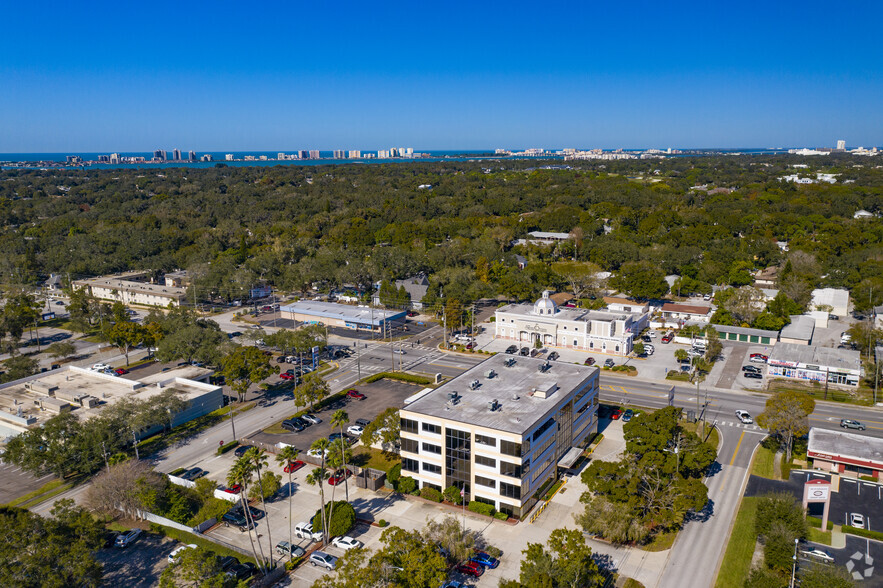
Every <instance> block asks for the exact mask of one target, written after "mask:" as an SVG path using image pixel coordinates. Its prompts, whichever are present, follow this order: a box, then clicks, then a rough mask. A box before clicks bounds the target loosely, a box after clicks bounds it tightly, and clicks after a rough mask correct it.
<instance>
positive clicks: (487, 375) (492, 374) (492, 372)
mask: <svg viewBox="0 0 883 588" xmlns="http://www.w3.org/2000/svg"><path fill="white" fill-rule="evenodd" d="M484 375H485V377H486V378H487V379H491V378H493V377H494V376H496V375H497V372H495V371H494V370H488V371H486V372H485V374H484Z"/></svg>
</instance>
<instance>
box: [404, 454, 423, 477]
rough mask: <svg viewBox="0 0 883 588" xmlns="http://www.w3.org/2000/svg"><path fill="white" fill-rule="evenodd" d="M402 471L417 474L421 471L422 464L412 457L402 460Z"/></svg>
mask: <svg viewBox="0 0 883 588" xmlns="http://www.w3.org/2000/svg"><path fill="white" fill-rule="evenodd" d="M402 470H403V471H406V472H414V473H417V472H419V471H420V462H419V461H417V460H416V459H411V458H410V457H403V458H402Z"/></svg>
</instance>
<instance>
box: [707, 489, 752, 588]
mask: <svg viewBox="0 0 883 588" xmlns="http://www.w3.org/2000/svg"><path fill="white" fill-rule="evenodd" d="M757 501H758V497H757V496H745V497H743V498H742V504H741V505H740V506H739V511H738V512H737V513H736V521H735V522H734V523H733V530H732V531H731V533H730V541H729V542H728V543H727V550H726V552H725V553H724V559H723V561H722V562H721V567H720V570H719V571H718V574H717V581H716V582H715V583H714V586H715V588H742V586H743V585H744V583H745V578H747V577H748V571H749V568H750V567H751V558H752V557H753V556H754V547H755V545H756V543H757V532H756V531H755V520H756V519H757Z"/></svg>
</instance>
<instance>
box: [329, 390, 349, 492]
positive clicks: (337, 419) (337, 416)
mask: <svg viewBox="0 0 883 588" xmlns="http://www.w3.org/2000/svg"><path fill="white" fill-rule="evenodd" d="M349 422H350V417H349V415H348V414H347V413H346V411H345V410H343V409H342V408H341V409H338V410H336V411H334V414H332V415H331V423H330V424H331V428H332V429H333V428H334V427H337V431H338V433H340V439H339V443H340V453H339V454H340V456H341V458H342V459H341V461H342V464H341V466H342V467H343V468H344V469H346V464H347V461H348V460H347V459H346V455H347V447H346V445H347V443H346V437H344V434H343V426H344V425H346V424H347V423H349ZM349 484H350V483H349V476H347V477H345V478H344V481H343V485H344V489H345V496H346V501H347V502H349V500H350V485H349ZM332 500H333V499H332Z"/></svg>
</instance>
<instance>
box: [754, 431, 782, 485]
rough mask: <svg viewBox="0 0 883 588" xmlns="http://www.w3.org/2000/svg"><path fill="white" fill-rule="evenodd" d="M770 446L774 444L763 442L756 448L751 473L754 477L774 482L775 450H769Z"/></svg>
mask: <svg viewBox="0 0 883 588" xmlns="http://www.w3.org/2000/svg"><path fill="white" fill-rule="evenodd" d="M770 445H774V444H772V443H767V441H766V440H764V442H763V443H761V444H760V446H759V447H758V448H757V453H755V454H754V461H753V462H752V464H751V473H752V474H754V475H755V476H760V477H762V478H768V479H770V480H775V479H776V474H775V462H776V449H775V448H771V447H770Z"/></svg>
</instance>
